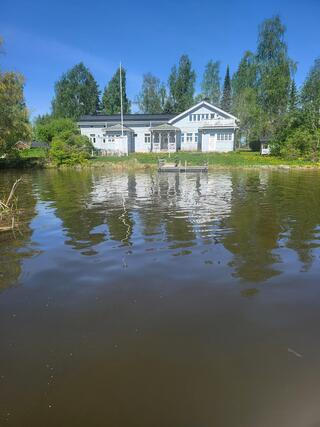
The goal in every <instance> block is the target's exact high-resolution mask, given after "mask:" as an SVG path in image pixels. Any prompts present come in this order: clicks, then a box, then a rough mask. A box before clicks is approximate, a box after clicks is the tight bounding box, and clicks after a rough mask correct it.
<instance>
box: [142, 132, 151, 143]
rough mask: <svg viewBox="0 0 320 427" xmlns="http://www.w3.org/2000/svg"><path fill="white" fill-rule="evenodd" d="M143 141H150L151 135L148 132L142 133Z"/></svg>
mask: <svg viewBox="0 0 320 427" xmlns="http://www.w3.org/2000/svg"><path fill="white" fill-rule="evenodd" d="M144 142H145V143H146V144H149V143H150V142H151V135H150V133H145V134H144Z"/></svg>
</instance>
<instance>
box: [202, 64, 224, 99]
mask: <svg viewBox="0 0 320 427" xmlns="http://www.w3.org/2000/svg"><path fill="white" fill-rule="evenodd" d="M201 90H202V94H201V96H202V98H207V99H208V100H209V101H210V102H211V103H212V104H215V105H218V104H219V101H220V62H219V61H215V62H213V61H212V60H210V61H209V62H208V64H207V65H206V67H205V70H204V73H203V80H202V83H201Z"/></svg>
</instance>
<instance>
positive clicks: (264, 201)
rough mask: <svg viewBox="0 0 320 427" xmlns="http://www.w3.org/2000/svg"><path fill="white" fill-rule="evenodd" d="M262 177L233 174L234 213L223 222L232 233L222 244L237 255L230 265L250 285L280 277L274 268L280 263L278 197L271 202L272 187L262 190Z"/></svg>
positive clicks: (252, 174)
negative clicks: (250, 283) (274, 205)
mask: <svg viewBox="0 0 320 427" xmlns="http://www.w3.org/2000/svg"><path fill="white" fill-rule="evenodd" d="M260 178H261V177H260V176H259V174H258V173H257V172H248V173H245V172H241V173H234V174H233V198H232V208H231V213H230V216H229V217H228V218H226V219H225V220H224V221H223V227H224V228H226V229H228V230H229V232H228V233H226V234H224V235H223V237H222V244H223V245H224V246H225V248H226V249H228V250H229V251H230V252H231V253H232V254H233V255H234V257H233V259H232V261H231V262H230V266H231V267H232V268H233V269H234V275H235V276H236V277H239V278H241V279H244V280H247V281H250V282H251V281H252V282H261V281H264V280H267V279H269V278H271V277H273V276H275V275H277V274H279V271H278V270H276V269H275V268H274V267H273V265H274V264H275V263H277V262H278V261H279V257H278V256H277V255H276V254H274V253H273V250H274V249H275V248H277V246H278V236H279V233H280V231H281V225H280V223H279V218H278V214H277V212H276V210H275V209H273V208H272V197H273V196H275V194H273V196H272V197H271V199H270V192H269V188H270V187H269V186H268V185H266V187H265V188H264V189H263V188H261V180H260ZM264 178H265V176H264ZM273 191H274V189H273V190H272V192H273ZM270 202H271V204H270Z"/></svg>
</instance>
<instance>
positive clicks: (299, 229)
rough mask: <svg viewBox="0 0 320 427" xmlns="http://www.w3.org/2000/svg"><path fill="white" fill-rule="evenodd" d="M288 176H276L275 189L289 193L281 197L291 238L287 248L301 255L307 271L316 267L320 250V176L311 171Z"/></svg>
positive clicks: (286, 228)
mask: <svg viewBox="0 0 320 427" xmlns="http://www.w3.org/2000/svg"><path fill="white" fill-rule="evenodd" d="M286 175H287V174H282V175H281V174H278V176H277V177H274V180H273V182H272V186H274V185H276V184H278V185H281V186H282V188H283V193H285V194H283V197H282V198H281V199H280V198H279V204H281V209H279V215H281V220H282V223H283V224H284V230H285V233H284V234H285V236H286V237H287V238H286V241H285V244H286V247H288V248H290V249H293V250H294V251H295V252H296V253H297V255H298V257H299V260H300V262H301V263H302V264H303V270H305V271H306V270H308V269H309V268H310V267H311V266H312V263H313V260H314V249H316V248H319V238H320V186H319V181H320V180H319V178H320V176H319V173H317V172H310V171H309V172H306V171H305V172H302V173H291V174H290V175H289V176H288V178H287V179H286ZM279 183H280V184H279ZM280 200H281V202H280ZM279 207H280V206H279Z"/></svg>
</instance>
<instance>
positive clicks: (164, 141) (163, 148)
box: [160, 134, 169, 151]
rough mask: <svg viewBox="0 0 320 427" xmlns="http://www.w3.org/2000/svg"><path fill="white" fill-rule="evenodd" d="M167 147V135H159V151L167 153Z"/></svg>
mask: <svg viewBox="0 0 320 427" xmlns="http://www.w3.org/2000/svg"><path fill="white" fill-rule="evenodd" d="M168 145H169V140H168V135H166V134H163V135H161V148H160V149H161V151H168Z"/></svg>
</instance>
